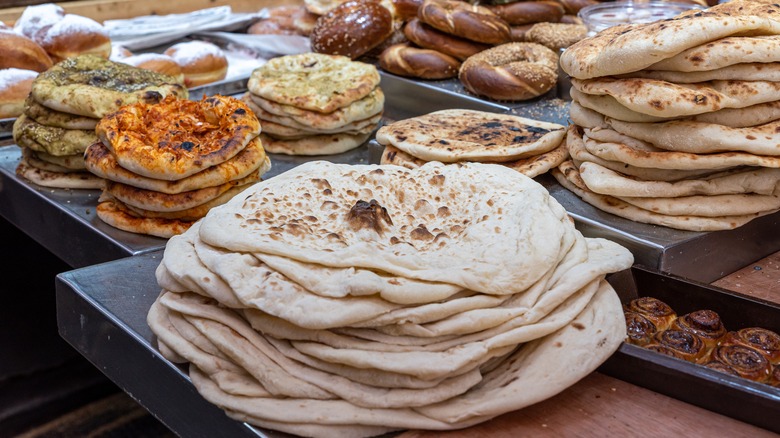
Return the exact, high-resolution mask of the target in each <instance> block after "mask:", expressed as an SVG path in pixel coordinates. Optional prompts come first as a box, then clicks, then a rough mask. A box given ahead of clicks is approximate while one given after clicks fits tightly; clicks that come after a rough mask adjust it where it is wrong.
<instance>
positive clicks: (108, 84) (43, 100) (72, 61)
mask: <svg viewBox="0 0 780 438" xmlns="http://www.w3.org/2000/svg"><path fill="white" fill-rule="evenodd" d="M169 95H173V96H177V97H181V98H185V99H186V98H187V96H188V91H187V88H185V87H184V86H183V85H181V84H178V83H176V81H175V80H174V79H173V78H171V77H170V76H166V75H163V74H160V73H156V72H153V71H151V70H144V69H140V68H136V67H132V66H130V65H127V64H121V63H116V62H112V61H109V60H107V59H104V58H101V57H99V56H95V55H80V56H77V57H74V58H69V59H66V60H65V61H63V62H60V63H58V64H56V65H55V66H54V67H52V68H50V69H49V70H47V71H45V72H43V73H41V74H40V75H38V77H37V78H36V79H35V80H34V81H33V85H32V96H33V98H34V99H35V101H36V102H38V103H40V104H42V105H44V106H46V107H48V108H51V109H54V110H57V111H61V112H64V113H68V114H76V115H80V116H86V117H91V118H96V119H99V118H101V117H103V116H105V115H107V114H109V113H111V112H113V111H116V110H117V109H118V108H119V107H120V106H122V105H127V104H132V103H136V102H145V103H157V102H159V101H161V100H162V99H163V98H164V97H165V96H169Z"/></svg>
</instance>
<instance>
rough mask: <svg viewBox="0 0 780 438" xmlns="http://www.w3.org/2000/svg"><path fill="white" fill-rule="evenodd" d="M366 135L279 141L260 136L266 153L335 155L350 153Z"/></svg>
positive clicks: (364, 140) (263, 135) (264, 135)
mask: <svg viewBox="0 0 780 438" xmlns="http://www.w3.org/2000/svg"><path fill="white" fill-rule="evenodd" d="M370 136H371V134H370V133H368V134H357V135H352V134H322V135H312V136H309V137H302V138H298V139H279V138H273V137H271V136H270V135H266V134H260V136H259V137H260V139H261V140H262V142H263V147H265V150H266V152H268V153H271V154H285V155H306V156H314V155H335V154H341V153H343V152H347V151H350V150H352V149H355V148H357V147H358V146H360V145H362V144H363V143H365V142H366V141H367V140H368V138H369V137H370Z"/></svg>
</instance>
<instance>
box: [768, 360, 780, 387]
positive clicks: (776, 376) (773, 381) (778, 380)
mask: <svg viewBox="0 0 780 438" xmlns="http://www.w3.org/2000/svg"><path fill="white" fill-rule="evenodd" d="M766 383H767V385H772V386H775V387H777V388H780V365H775V367H774V368H772V373H771V374H770V375H769V380H768V381H767V382H766Z"/></svg>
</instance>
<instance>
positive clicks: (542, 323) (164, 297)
mask: <svg viewBox="0 0 780 438" xmlns="http://www.w3.org/2000/svg"><path fill="white" fill-rule="evenodd" d="M632 261H633V259H632V256H631V254H630V253H629V252H628V251H627V250H626V249H625V248H623V247H621V246H619V245H617V244H615V243H613V242H611V241H608V240H603V239H587V238H584V237H583V236H582V235H581V234H580V233H579V232H578V231H577V230H576V229H575V228H574V226H573V222H572V221H571V220H570V218H569V217H568V216H567V214H566V212H565V211H564V209H563V208H562V207H561V205H560V204H558V203H557V201H555V199H553V198H552V197H550V195H549V194H548V192H547V191H546V190H545V189H544V188H543V187H542V186H540V185H539V184H537V183H536V182H534V181H533V180H532V179H530V178H528V177H526V176H524V175H522V174H520V173H518V172H515V171H513V170H511V169H508V168H506V167H503V166H497V165H492V164H481V163H465V164H461V165H443V164H442V163H428V164H426V165H424V166H421V167H420V168H417V169H411V170H410V169H405V168H403V167H399V166H388V165H362V166H348V165H340V164H332V163H328V162H323V161H314V162H309V163H307V164H305V165H302V166H299V167H297V168H295V169H293V170H291V171H288V172H286V173H284V174H282V175H280V176H277V177H275V178H272V179H270V180H268V181H264V182H261V183H258V184H256V185H255V186H253V187H252V188H250V189H248V190H247V191H245V192H244V193H242V194H241V196H240V197H236V198H234V199H233V200H231V201H230V202H228V203H227V204H225V205H223V206H220V207H217V208H215V209H213V210H211V211H210V212H209V214H208V215H207V216H206V217H205V218H204V219H202V220H201V221H200V222H198V223H196V224H195V225H194V226H193V227H192V228H190V229H189V230H188V231H187V232H185V233H184V234H182V235H180V236H176V237H174V238H172V239H171V240H170V241H169V242H168V244H167V246H166V248H165V253H164V256H163V260H162V262H161V264H160V265H159V267H158V269H157V280H158V283H159V284H160V286H161V287H162V288H163V291H162V293H161V295H160V297H159V298H158V299H157V301H156V302H155V303H154V304H153V306H152V308H151V310H150V312H149V314H148V322H149V325H150V327H151V328H152V330H153V331H154V333H155V334H156V335H157V339H158V341H159V348H160V351H161V352H162V354H163V355H164V356H165V357H166V358H168V359H170V360H172V361H174V362H182V363H186V362H189V370H190V371H189V372H190V377H191V378H192V382H193V384H194V385H195V386H196V387H197V389H198V391H200V393H201V394H202V395H203V397H205V398H206V399H207V400H209V401H211V402H212V403H214V404H216V405H218V406H220V407H222V408H223V409H224V410H225V411H226V412H227V414H228V415H229V416H231V417H232V418H235V419H238V420H240V421H246V422H249V423H251V424H254V425H258V426H261V427H266V428H270V429H276V430H281V431H285V432H290V433H296V434H300V435H306V436H334V437H357V436H373V435H378V434H381V433H384V432H387V431H391V430H398V429H407V428H414V429H437V430H445V429H456V428H462V427H466V426H469V425H473V424H476V423H479V422H483V421H486V420H488V419H490V418H493V417H495V416H497V415H500V414H502V413H505V412H508V411H512V410H516V409H520V408H522V407H524V406H527V405H529V404H532V403H535V402H538V401H540V400H543V399H545V398H547V397H550V396H552V395H554V394H557V393H558V392H560V391H562V390H563V389H565V388H566V387H568V386H569V385H571V384H573V383H574V382H576V381H577V380H579V379H580V378H582V377H583V376H585V375H586V374H588V373H589V372H591V371H592V370H594V369H595V368H596V367H597V366H598V365H599V364H600V363H601V362H602V361H603V360H605V359H606V358H607V357H608V356H609V355H610V354H612V352H613V351H614V350H615V349H616V348H617V347H618V346H619V344H620V343H621V341H622V339H623V338H624V337H625V322H624V317H623V316H622V310H621V305H620V301H619V299H618V297H617V295H616V294H615V292H614V290H613V289H612V288H611V287H610V286H609V284H608V283H607V282H606V281H604V276H605V274H607V273H610V272H615V271H619V270H623V269H626V268H628V267H629V266H630V265H631V264H632Z"/></svg>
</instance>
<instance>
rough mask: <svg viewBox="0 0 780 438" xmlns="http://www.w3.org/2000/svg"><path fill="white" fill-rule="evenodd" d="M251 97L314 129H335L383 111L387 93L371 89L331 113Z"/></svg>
mask: <svg viewBox="0 0 780 438" xmlns="http://www.w3.org/2000/svg"><path fill="white" fill-rule="evenodd" d="M249 97H250V99H251V100H252V102H253V103H254V104H255V105H257V106H258V107H259V108H261V109H262V110H264V111H267V112H269V113H271V114H276V115H278V116H282V117H289V118H290V119H292V120H294V121H296V122H298V123H300V124H301V125H304V126H310V127H311V128H313V129H333V128H336V127H339V126H344V125H345V124H347V123H352V122H355V121H358V120H365V119H368V118H372V117H374V116H376V115H378V114H380V113H382V111H383V110H384V105H385V95H384V93H383V92H382V89H381V88H379V87H376V88H374V89H373V90H371V92H370V93H368V95H367V96H366V97H364V98H362V99H359V100H356V101H354V102H352V103H350V104H349V105H347V106H344V107H341V108H338V109H335V110H333V111H331V112H329V113H321V112H318V111H310V110H306V109H302V108H298V107H295V106H292V105H285V104H282V103H277V102H274V101H272V100H268V99H263V98H262V97H260V96H256V95H254V94H252V93H249Z"/></svg>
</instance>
